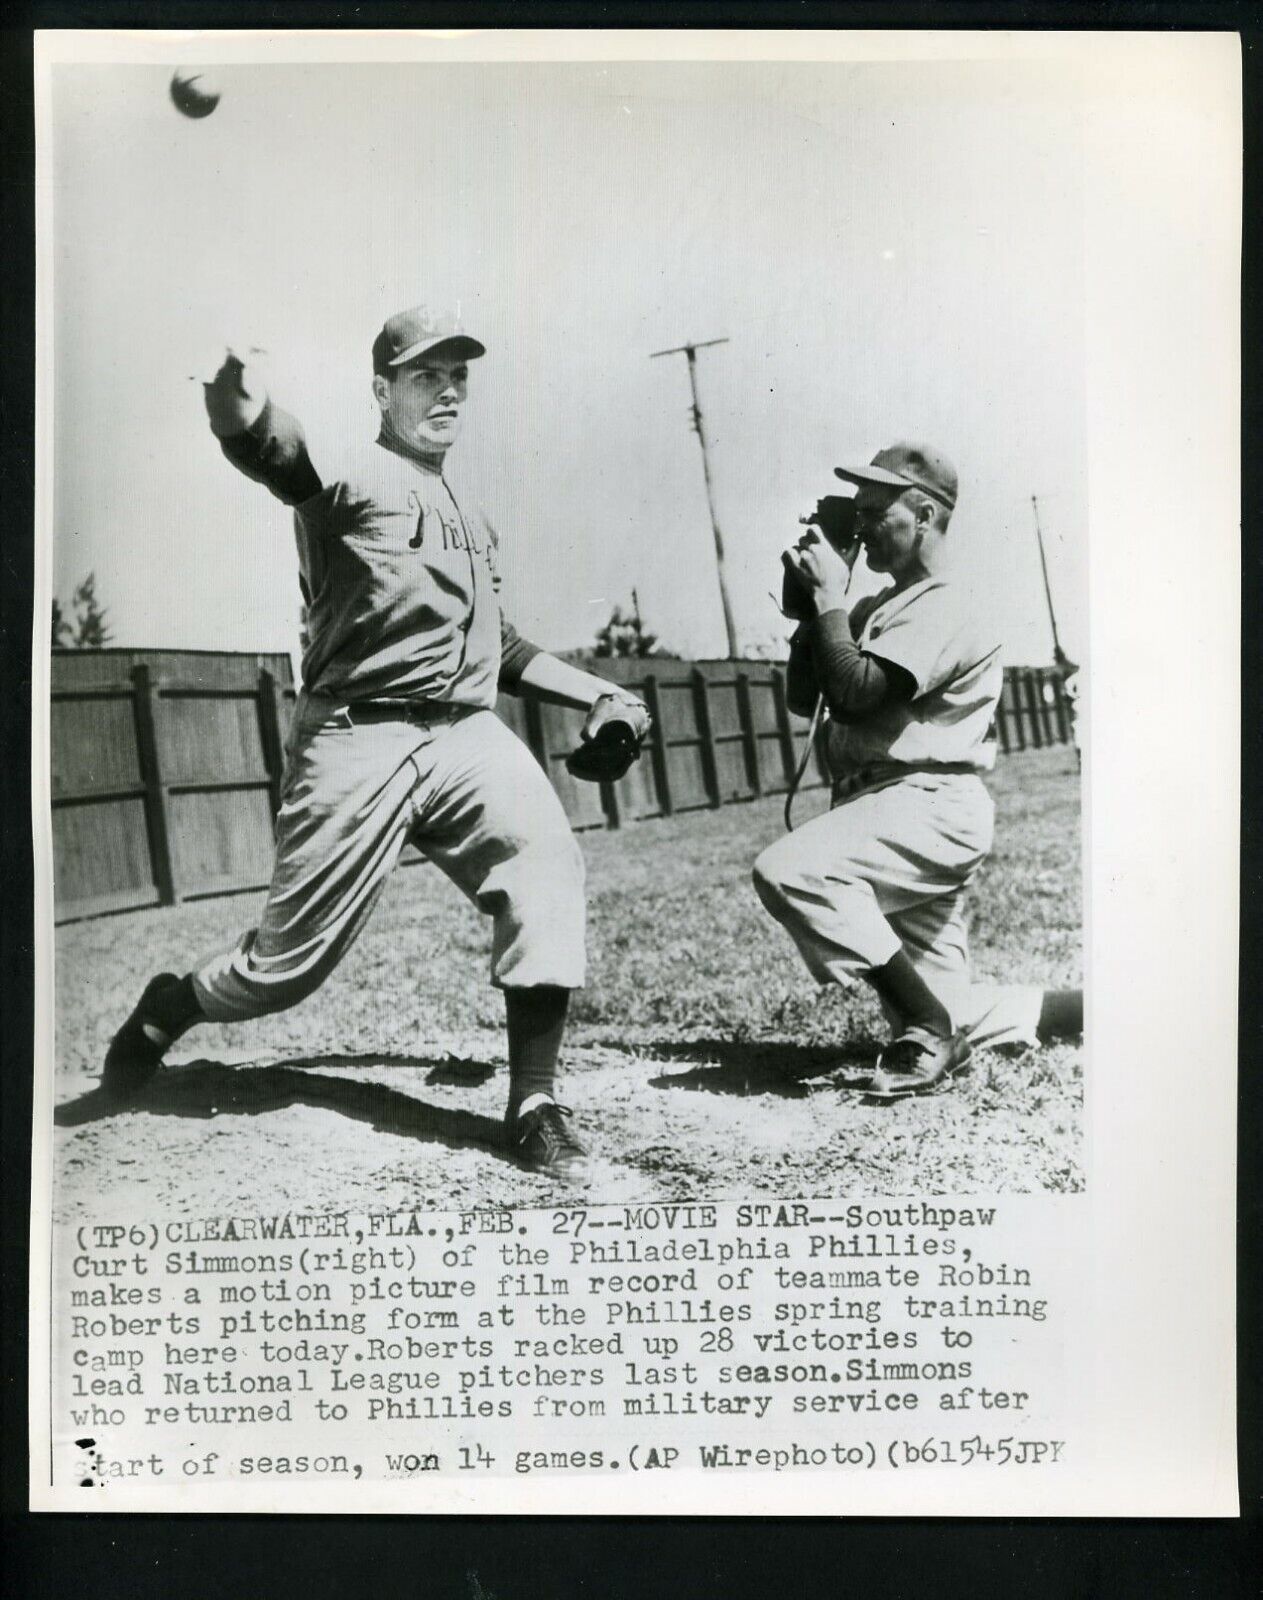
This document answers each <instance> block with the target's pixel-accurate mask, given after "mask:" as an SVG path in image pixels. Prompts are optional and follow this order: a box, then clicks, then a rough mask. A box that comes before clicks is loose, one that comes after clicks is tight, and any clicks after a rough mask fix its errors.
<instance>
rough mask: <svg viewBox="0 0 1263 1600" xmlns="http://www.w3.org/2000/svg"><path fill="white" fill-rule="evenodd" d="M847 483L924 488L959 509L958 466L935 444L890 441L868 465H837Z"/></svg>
mask: <svg viewBox="0 0 1263 1600" xmlns="http://www.w3.org/2000/svg"><path fill="white" fill-rule="evenodd" d="M833 470H834V473H835V474H836V476H837V477H839V478H845V479H846V481H847V482H848V483H859V484H863V483H882V484H887V485H889V486H890V487H891V488H894V489H899V490H900V491H902V490H904V489H923V490H924V491H925V493H926V494H928V495H930V496H932V497H933V498H934V499H935V500H937V501H938V502H939V504H940V505H944V506H946V507H947V509H948V510H949V511H953V510H955V508H956V468H955V467H954V466H953V465H952V464H951V462H950V461H949V460H948V459H947V457H946V456H945V455H944V454H943V453H942V451H941V450H936V449H935V448H934V447H933V445H928V444H909V443H908V442H907V441H906V440H903V441H901V442H900V443H899V444H889V445H887V446H886V448H885V449H884V450H879V451H878V452H877V454H876V455H875V456H874V457H873V459H872V460H871V461H870V462H869V463H868V465H867V466H865V467H834V469H833Z"/></svg>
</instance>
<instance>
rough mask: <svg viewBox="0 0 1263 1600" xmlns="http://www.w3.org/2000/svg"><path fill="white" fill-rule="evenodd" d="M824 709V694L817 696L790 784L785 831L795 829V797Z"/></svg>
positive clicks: (789, 831) (814, 742)
mask: <svg viewBox="0 0 1263 1600" xmlns="http://www.w3.org/2000/svg"><path fill="white" fill-rule="evenodd" d="M823 710H824V696H823V695H822V694H818V695H817V696H816V709H815V710H814V711H813V712H812V713H811V722H810V723H809V725H808V727H807V733H806V736H805V737H804V739H803V747H802V753H801V754H800V755H799V757H798V770H797V772H795V774H794V781H793V782H792V783H791V784H790V786H789V793H788V794H787V795H786V796H785V831H786V833H793V831H794V817H793V810H794V797H795V795H796V794H797V793H798V788H799V785H800V784H801V783H802V781H803V774H804V773H805V772H806V770H807V763H808V762H809V761H810V760H811V752H812V751H813V750H814V749H815V747H816V734H817V733H818V732H819V731H820V714H821V712H822V711H823Z"/></svg>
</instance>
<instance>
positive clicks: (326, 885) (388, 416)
mask: <svg viewBox="0 0 1263 1600" xmlns="http://www.w3.org/2000/svg"><path fill="white" fill-rule="evenodd" d="M484 354H485V349H484V346H483V345H482V344H481V343H480V342H479V341H478V340H476V339H474V338H471V337H470V336H469V335H468V334H467V333H465V332H464V331H463V330H462V329H461V328H460V326H459V324H458V323H457V322H456V320H455V319H454V318H452V317H450V316H446V315H434V314H432V313H431V312H429V311H428V310H427V309H426V308H424V307H419V306H418V307H414V308H412V309H411V310H408V311H403V312H400V313H398V314H397V315H395V316H392V317H390V318H389V319H388V320H387V322H386V324H385V326H384V327H383V328H382V330H381V332H380V333H379V334H378V336H377V339H376V340H375V342H374V344H373V377H372V386H373V394H374V398H375V400H376V403H377V407H378V410H379V412H380V426H379V429H378V432H377V436H376V438H375V439H374V438H372V437H371V436H369V437H366V438H365V439H364V440H363V441H362V443H361V444H359V445H358V446H355V447H352V448H351V449H349V450H348V451H347V452H346V454H345V457H344V458H343V459H341V460H339V461H337V462H334V463H329V464H326V463H323V462H322V463H320V465H319V466H317V465H316V464H314V463H313V462H312V460H311V459H310V457H309V455H308V451H307V445H306V441H305V437H304V433H303V429H302V427H301V425H300V424H299V423H298V422H297V421H296V420H295V419H294V418H293V417H291V416H289V415H288V414H287V413H285V412H284V411H282V410H281V409H280V408H279V407H278V406H277V405H275V404H274V402H273V401H272V400H270V399H269V397H268V395H267V394H266V392H265V390H264V388H263V386H262V383H261V381H260V380H259V378H258V376H257V373H255V372H254V371H253V370H252V369H251V368H250V367H249V366H248V364H247V363H246V362H245V361H243V360H242V359H241V358H240V357H239V356H237V355H236V354H234V353H233V352H231V351H230V352H229V354H228V357H227V359H226V360H225V361H224V363H223V365H222V366H221V367H220V369H219V371H218V372H217V373H216V375H215V377H214V379H213V380H212V381H211V382H210V383H208V384H206V385H205V398H206V409H207V413H208V415H209V418H210V425H211V430H212V432H213V433H214V434H215V436H216V437H217V438H218V441H219V444H220V448H221V449H222V451H223V453H224V455H225V456H226V457H227V458H228V460H229V461H230V462H231V463H232V464H233V465H234V466H235V467H236V468H237V469H238V470H239V471H241V472H243V473H244V474H246V476H248V477H250V478H252V479H254V480H255V481H257V482H259V483H261V484H263V485H264V486H265V487H266V488H268V489H269V490H270V491H271V493H272V494H273V495H275V496H276V497H277V498H278V499H280V500H281V501H282V502H283V503H284V504H286V505H288V506H290V507H292V508H293V511H294V526H295V534H296V537H297V543H298V554H299V567H300V582H301V587H302V593H303V599H304V602H305V604H306V606H307V621H308V644H307V648H306V650H305V653H304V656H303V663H302V692H301V693H300V695H299V697H298V703H297V706H296V708H295V714H294V720H293V724H292V728H291V731H290V735H289V741H288V749H287V760H286V768H285V774H284V779H283V786H282V795H281V807H280V812H279V815H278V817H277V822H276V863H275V868H274V871H273V876H272V883H271V887H270V889H269V892H268V897H267V903H266V905H265V906H264V908H263V912H262V914H261V916H260V919H259V924H258V926H257V927H256V928H252V929H251V930H249V931H248V932H247V933H246V934H245V935H244V936H243V937H242V939H241V940H240V942H239V943H238V944H237V945H236V947H235V948H234V949H231V950H227V951H224V952H222V953H221V954H218V955H215V956H213V957H212V958H211V959H210V960H208V961H205V962H203V963H202V964H201V965H199V966H198V967H196V968H194V969H193V970H192V971H191V972H188V973H186V975H185V976H183V977H177V976H176V975H175V974H172V973H163V974H160V975H159V976H158V977H156V978H154V979H152V980H151V981H150V983H149V984H148V985H147V987H146V988H145V991H144V993H143V994H142V996H141V998H140V1001H139V1003H138V1005H137V1006H136V1008H135V1010H134V1011H133V1013H132V1014H131V1016H130V1017H129V1018H128V1020H127V1021H126V1022H125V1023H124V1025H123V1027H122V1028H121V1029H120V1031H119V1033H118V1034H117V1035H116V1037H115V1039H114V1041H113V1043H112V1044H111V1046H110V1049H109V1052H108V1054H107V1057H106V1062H105V1069H104V1073H103V1076H102V1089H103V1090H104V1092H105V1093H106V1094H107V1095H108V1096H109V1097H110V1098H112V1099H114V1100H115V1101H118V1102H127V1101H129V1100H132V1099H134V1098H135V1097H136V1096H137V1095H139V1094H140V1093H141V1092H142V1091H143V1089H144V1086H145V1084H146V1083H147V1082H148V1081H149V1079H151V1078H152V1076H153V1075H154V1073H155V1072H156V1071H157V1070H158V1066H159V1063H160V1062H161V1059H162V1056H163V1054H164V1052H165V1051H166V1049H167V1048H168V1047H169V1046H170V1044H171V1043H172V1042H173V1041H174V1040H176V1039H177V1038H179V1037H180V1036H181V1035H182V1034H183V1033H185V1032H186V1031H187V1030H188V1029H189V1028H190V1027H192V1026H193V1025H194V1024H195V1023H200V1022H233V1021H239V1020H241V1019H244V1018H249V1017H258V1016H263V1015H265V1014H266V1013H269V1012H273V1011H280V1010H283V1009H285V1008H287V1007H289V1006H292V1005H295V1004H297V1002H298V1001H300V1000H302V999H304V998H305V997H306V996H307V995H309V994H311V993H312V992H313V990H315V989H316V988H318V987H319V986H320V984H321V983H323V982H324V980H325V978H327V977H328V975H329V973H330V972H331V971H332V970H333V968H334V967H335V966H336V965H337V963H338V962H339V961H340V960H341V959H342V957H343V956H344V955H345V954H346V952H347V950H348V949H349V948H350V946H351V944H352V942H353V941H354V940H355V938H356V936H357V935H358V933H359V932H360V930H361V929H362V928H363V926H364V924H365V921H366V920H367V918H368V916H369V913H370V912H371V911H372V908H373V906H374V904H375V903H376V901H377V899H378V897H379V895H380V894H381V891H382V889H383V887H384V886H385V883H386V880H387V878H388V877H389V875H390V872H391V870H392V868H393V867H394V865H395V862H396V861H397V859H398V857H399V853H400V851H401V849H402V848H403V845H404V843H405V841H406V840H409V839H411V841H412V842H413V843H414V844H415V845H416V846H417V847H418V848H419V849H420V850H421V851H422V852H423V853H424V854H425V855H426V856H427V857H428V858H429V859H430V861H432V862H433V863H434V864H435V865H436V866H437V867H439V868H440V869H441V870H442V871H443V872H444V873H445V874H446V875H447V877H449V878H450V879H451V880H452V881H453V883H455V884H456V886H457V887H458V888H459V889H461V890H462V891H463V893H464V894H466V895H467V896H468V897H469V899H470V900H471V901H472V902H473V903H474V904H475V905H476V906H477V907H478V909H479V910H480V911H482V912H483V913H484V914H485V915H486V916H488V917H489V918H490V919H491V925H492V949H491V981H492V982H493V983H494V984H495V985H497V986H498V987H499V988H501V989H502V990H503V992H504V998H505V1014H506V1024H507V1033H508V1054H509V1102H508V1109H507V1112H506V1137H507V1141H508V1144H509V1147H510V1149H511V1151H512V1152H513V1154H514V1156H515V1157H516V1159H517V1160H519V1161H520V1162H521V1163H522V1164H523V1165H525V1166H527V1167H529V1168H531V1169H533V1170H536V1171H539V1172H543V1173H548V1174H552V1175H555V1176H559V1177H570V1176H573V1175H575V1174H576V1173H577V1172H578V1171H580V1170H581V1169H582V1166H583V1161H584V1154H585V1153H584V1151H583V1148H582V1146H581V1144H580V1142H579V1140H578V1139H577V1138H576V1137H575V1135H574V1133H573V1132H572V1130H571V1128H570V1125H569V1117H570V1113H569V1112H568V1111H566V1110H565V1109H564V1108H563V1107H562V1106H560V1105H558V1103H557V1101H556V1099H555V1097H554V1078H555V1073H556V1066H557V1056H558V1051H559V1047H560V1043H561V1038H562V1033H563V1029H564V1025H565V1019H566V1011H567V1005H568V1002H569V998H570V992H571V990H572V989H576V988H579V987H581V986H582V984H583V981H584V893H583V862H582V857H581V856H580V854H579V850H578V847H577V845H576V843H575V840H574V837H573V835H572V833H571V831H570V827H569V824H568V822H567V820H566V817H565V813H564V812H563V810H562V807H561V804H560V801H559V800H558V798H557V796H556V794H555V792H554V791H553V788H552V786H551V784H550V783H549V782H548V779H547V777H546V776H545V774H544V772H543V771H542V769H541V768H540V766H539V763H538V762H537V761H536V760H535V758H534V756H533V755H532V754H531V752H530V751H529V750H528V749H527V747H526V746H525V745H524V744H523V743H522V742H521V741H520V740H519V739H518V738H517V737H516V736H515V735H514V734H513V733H512V732H511V731H510V730H509V729H508V728H507V727H506V726H505V724H504V723H503V722H502V721H501V720H500V719H499V718H498V717H497V716H496V715H495V712H494V709H493V708H494V706H495V703H496V696H497V693H498V691H499V690H500V689H506V690H508V691H510V692H512V693H515V694H522V695H533V696H536V697H538V698H539V699H542V700H546V701H548V702H550V703H553V704H560V705H566V706H571V707H575V708H578V709H582V710H586V711H587V712H588V717H587V721H586V723H585V724H584V728H583V733H582V738H581V743H580V746H579V748H578V750H577V751H576V752H575V753H574V755H573V757H572V761H571V765H572V770H574V771H575V773H576V775H577V776H580V777H584V778H588V779H592V780H594V781H599V780H603V779H609V780H612V779H614V778H617V777H619V776H621V775H622V773H623V772H625V771H626V770H627V767H628V766H629V765H630V763H631V761H632V760H634V759H635V757H636V755H637V754H638V753H639V747H640V742H641V741H642V740H643V738H644V736H645V734H646V732H647V731H648V727H649V717H648V713H647V711H646V709H645V707H644V706H643V705H642V704H641V702H640V701H639V700H637V699H636V697H635V696H634V695H632V694H630V693H629V692H628V691H626V690H625V689H622V688H621V687H619V686H618V685H616V684H612V683H609V682H608V681H607V680H605V679H603V678H599V677H596V676H594V675H593V674H591V673H588V672H583V671H580V670H579V669H577V668H575V667H572V666H570V665H568V664H566V663H565V662H562V661H560V660H558V659H557V658H556V657H555V656H551V655H548V654H546V653H544V652H543V651H541V650H539V649H538V648H537V647H536V646H534V645H532V644H529V643H528V642H527V641H526V640H525V639H523V638H521V637H520V636H519V635H518V634H517V633H516V631H515V630H514V629H513V627H512V626H511V625H510V624H509V623H508V622H507V621H506V620H505V619H504V618H503V617H502V615H501V612H500V603H499V596H498V590H499V586H500V581H499V575H498V570H497V554H496V547H497V538H496V535H495V533H494V531H493V530H492V528H491V527H490V525H489V524H488V523H487V521H486V519H485V518H484V517H482V516H481V515H480V514H479V513H477V512H476V511H474V510H473V509H472V508H470V507H469V506H468V505H465V504H462V503H459V502H458V501H457V499H456V497H455V495H454V494H453V492H452V490H451V488H450V487H449V485H448V482H447V479H446V478H445V476H444V470H443V469H444V461H445V458H446V455H447V452H448V450H449V449H450V448H451V446H452V445H453V444H454V443H455V441H456V438H457V436H458V434H459V432H460V428H461V424H462V421H463V417H464V410H465V402H466V393H467V387H468V381H469V363H470V362H471V361H473V360H476V359H478V358H479V357H481V356H482V355H484Z"/></svg>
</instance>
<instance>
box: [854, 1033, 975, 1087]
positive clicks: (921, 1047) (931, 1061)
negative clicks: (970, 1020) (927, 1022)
mask: <svg viewBox="0 0 1263 1600" xmlns="http://www.w3.org/2000/svg"><path fill="white" fill-rule="evenodd" d="M969 1054H970V1051H969V1041H968V1040H967V1039H966V1038H965V1035H964V1034H963V1033H954V1034H953V1035H952V1037H951V1038H950V1039H938V1040H934V1041H929V1040H926V1039H924V1038H920V1037H912V1036H907V1037H904V1038H902V1039H896V1040H895V1041H894V1042H893V1043H892V1044H889V1045H887V1046H886V1048H885V1049H884V1050H883V1051H882V1053H881V1054H880V1055H879V1056H878V1058H877V1067H876V1070H875V1071H874V1073H873V1076H872V1079H871V1080H870V1082H869V1084H868V1086H867V1088H866V1089H865V1091H864V1092H865V1094H866V1095H867V1097H868V1099H870V1100H879V1101H883V1102H885V1101H890V1100H906V1099H907V1098H908V1097H909V1096H910V1095H914V1094H932V1093H933V1092H934V1091H935V1090H936V1089H938V1088H939V1087H941V1086H942V1085H943V1084H945V1083H946V1082H947V1081H948V1080H949V1079H950V1078H952V1077H954V1076H955V1074H956V1073H958V1072H960V1071H961V1070H962V1068H964V1067H965V1066H966V1065H967V1064H968V1061H969Z"/></svg>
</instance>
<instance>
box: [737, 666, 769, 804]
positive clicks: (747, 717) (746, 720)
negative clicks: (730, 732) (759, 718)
mask: <svg viewBox="0 0 1263 1600" xmlns="http://www.w3.org/2000/svg"><path fill="white" fill-rule="evenodd" d="M737 720H738V722H739V723H740V724H741V733H742V738H743V740H744V743H745V751H746V775H747V777H748V778H749V779H750V792H751V794H753V795H754V796H755V798H756V799H757V798H758V796H759V795H761V794H762V793H763V774H762V773H761V772H760V771H759V733H758V729H757V728H756V727H755V726H754V704H753V702H752V701H751V699H750V674H749V673H748V672H746V671H745V670H744V669H743V670H740V671H738V673H737Z"/></svg>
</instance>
